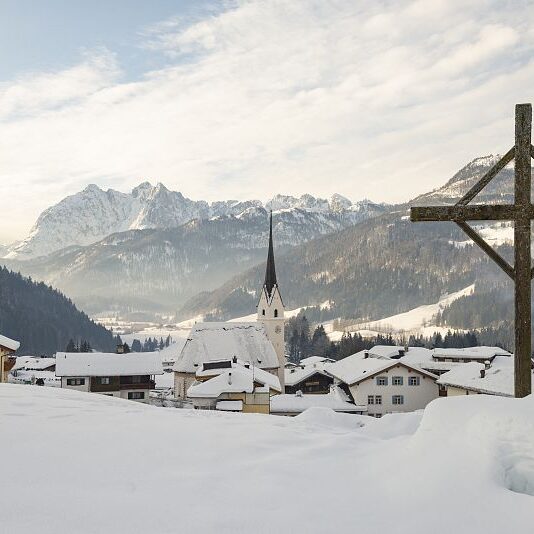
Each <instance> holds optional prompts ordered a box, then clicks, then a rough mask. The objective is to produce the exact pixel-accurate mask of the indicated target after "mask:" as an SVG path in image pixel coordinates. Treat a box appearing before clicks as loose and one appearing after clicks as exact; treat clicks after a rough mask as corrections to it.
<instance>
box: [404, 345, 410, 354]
mask: <svg viewBox="0 0 534 534" xmlns="http://www.w3.org/2000/svg"><path fill="white" fill-rule="evenodd" d="M409 350H410V347H408V345H405V346H404V353H406V352H408V351H409Z"/></svg>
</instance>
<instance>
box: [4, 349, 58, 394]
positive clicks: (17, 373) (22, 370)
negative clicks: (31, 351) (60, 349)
mask: <svg viewBox="0 0 534 534" xmlns="http://www.w3.org/2000/svg"><path fill="white" fill-rule="evenodd" d="M55 370H56V359H55V358H43V357H37V356H19V357H18V358H17V359H16V362H15V365H14V366H13V367H12V369H11V371H10V372H9V376H8V381H9V382H11V383H13V384H36V383H38V384H42V385H45V386H51V387H61V380H60V379H59V378H57V377H56V374H55Z"/></svg>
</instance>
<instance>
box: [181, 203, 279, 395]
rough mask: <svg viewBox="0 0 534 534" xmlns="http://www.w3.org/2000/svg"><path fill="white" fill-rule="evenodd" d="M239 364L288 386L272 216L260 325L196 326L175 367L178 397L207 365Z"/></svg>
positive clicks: (260, 307)
mask: <svg viewBox="0 0 534 534" xmlns="http://www.w3.org/2000/svg"><path fill="white" fill-rule="evenodd" d="M233 358H237V359H238V360H240V361H242V362H245V363H248V364H250V365H251V366H253V367H254V368H259V369H263V370H265V371H268V372H270V373H272V374H275V375H277V376H278V380H279V382H280V384H282V387H283V383H284V369H285V364H286V357H285V344H284V304H283V302H282V296H281V294H280V290H279V288H278V283H277V279H276V269H275V264H274V252H273V220H272V213H271V218H270V226H269V250H268V255H267V267H266V270H265V281H264V283H263V287H262V289H261V294H260V299H259V302H258V306H257V320H256V322H231V321H230V322H213V323H211V322H209V323H198V324H196V325H194V326H193V328H192V329H191V332H190V333H189V336H188V338H187V340H186V342H185V345H184V346H183V348H182V350H181V352H180V355H179V357H178V359H177V361H176V363H175V364H174V366H173V371H174V397H175V398H176V399H182V400H184V399H185V398H186V397H187V391H188V389H189V387H190V386H191V385H192V384H193V382H195V381H196V372H197V371H198V369H199V368H201V367H202V365H203V364H204V363H209V362H216V361H220V360H230V359H233Z"/></svg>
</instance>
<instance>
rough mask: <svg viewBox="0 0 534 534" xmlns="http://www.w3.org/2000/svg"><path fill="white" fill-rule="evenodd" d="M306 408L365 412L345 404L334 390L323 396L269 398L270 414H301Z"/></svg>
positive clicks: (362, 409)
mask: <svg viewBox="0 0 534 534" xmlns="http://www.w3.org/2000/svg"><path fill="white" fill-rule="evenodd" d="M308 408H330V409H331V410H334V411H336V412H350V413H354V412H358V413H363V412H366V411H367V408H366V407H365V406H357V405H355V404H352V403H351V402H347V401H346V400H345V399H344V398H343V397H342V396H341V395H339V394H338V393H337V392H336V391H335V389H334V390H333V391H332V392H330V393H327V394H325V395H299V394H298V393H297V394H294V395H287V394H286V395H273V396H272V397H271V413H272V414H276V413H302V412H303V411H304V410H307V409H308Z"/></svg>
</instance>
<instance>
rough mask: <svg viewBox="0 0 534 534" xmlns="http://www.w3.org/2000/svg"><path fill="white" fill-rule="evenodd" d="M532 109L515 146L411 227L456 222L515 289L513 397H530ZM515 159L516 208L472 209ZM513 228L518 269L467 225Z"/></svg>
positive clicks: (518, 122)
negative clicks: (493, 224) (452, 202)
mask: <svg viewBox="0 0 534 534" xmlns="http://www.w3.org/2000/svg"><path fill="white" fill-rule="evenodd" d="M531 135H532V106H531V104H518V105H516V107H515V145H514V146H513V147H512V148H511V149H510V150H509V151H508V152H507V153H506V154H505V155H504V156H503V157H502V158H501V159H500V160H499V161H498V162H497V163H496V164H495V165H494V166H493V167H492V168H491V169H490V170H489V171H488V172H487V173H486V174H485V175H484V176H483V177H482V178H481V179H480V180H479V181H478V182H477V183H476V184H475V185H474V186H473V187H472V188H471V189H470V190H469V191H468V192H467V193H466V194H465V195H464V196H463V197H462V198H461V199H460V200H459V201H458V202H457V203H456V205H454V206H430V207H414V208H412V209H411V215H410V218H411V220H412V221H454V222H455V223H456V224H457V225H458V226H459V227H460V228H462V230H464V232H465V233H466V234H467V235H468V236H469V237H470V238H471V239H472V240H473V241H474V242H475V244H476V245H478V246H479V247H480V248H481V249H482V250H483V251H484V252H485V253H486V254H487V255H488V256H489V257H490V258H491V259H492V260H493V261H495V263H497V265H499V267H501V269H502V270H503V271H504V272H505V273H506V274H507V275H508V276H509V277H510V278H512V280H514V283H515V362H514V363H515V366H514V377H515V383H514V386H515V388H514V389H515V396H516V397H525V396H527V395H529V394H530V393H531V388H532V384H531V382H532V379H531V376H532V375H531V371H530V366H531V349H532V341H531V308H530V302H531V280H532V276H533V272H532V261H531V256H530V230H531V228H530V226H531V223H530V221H531V220H532V219H533V218H534V207H533V205H532V201H531V170H530V158H531V157H534V147H532V144H531ZM514 158H515V176H514V196H515V198H514V203H513V204H512V205H469V202H471V200H473V199H474V198H475V197H476V195H478V193H480V191H482V189H483V188H484V187H486V185H488V184H489V183H490V181H491V180H492V179H493V178H495V176H496V175H497V174H498V173H499V172H500V171H501V170H502V169H504V167H506V165H508V163H510V162H511V161H512V160H513V159H514ZM504 220H511V221H513V222H514V267H511V266H510V265H509V263H508V262H507V261H506V260H505V259H504V258H503V257H502V256H501V255H500V254H499V253H498V252H496V251H495V250H494V249H493V248H492V247H491V246H490V245H489V244H488V243H486V241H484V239H482V237H481V236H480V235H479V234H478V233H477V232H476V231H475V230H474V229H473V228H472V227H471V226H469V224H467V221H504Z"/></svg>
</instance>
